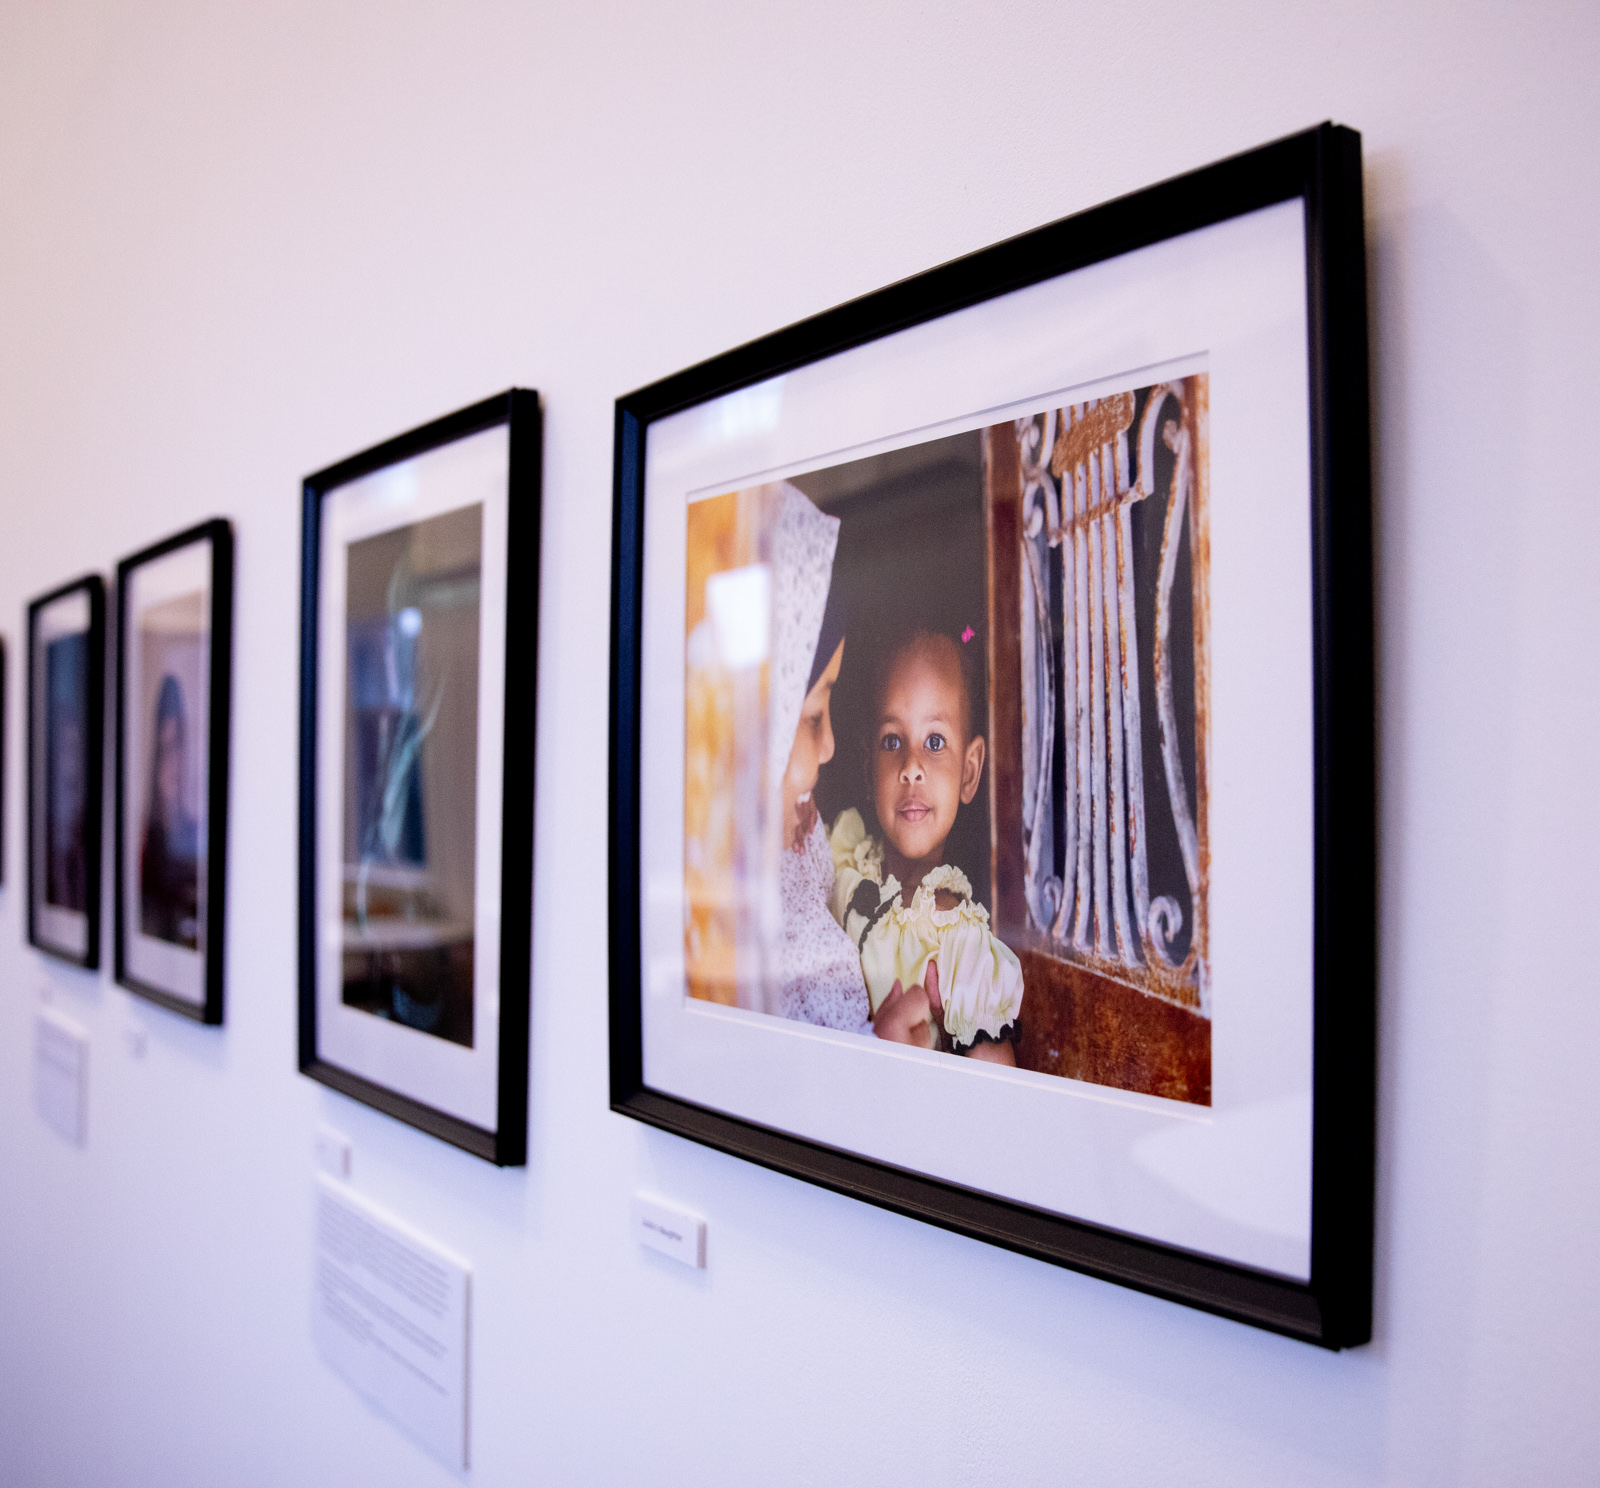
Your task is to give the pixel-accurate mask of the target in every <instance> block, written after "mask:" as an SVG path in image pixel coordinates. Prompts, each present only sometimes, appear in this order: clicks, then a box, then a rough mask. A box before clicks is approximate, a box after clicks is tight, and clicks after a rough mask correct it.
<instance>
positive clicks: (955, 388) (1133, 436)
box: [610, 124, 1375, 1347]
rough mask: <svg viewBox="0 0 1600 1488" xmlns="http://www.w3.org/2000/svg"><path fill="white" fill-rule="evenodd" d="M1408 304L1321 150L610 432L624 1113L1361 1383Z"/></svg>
mask: <svg viewBox="0 0 1600 1488" xmlns="http://www.w3.org/2000/svg"><path fill="white" fill-rule="evenodd" d="M1365 295H1366V290H1365V270H1364V260H1363V235H1362V195H1361V148H1360V137H1359V136H1358V135H1357V134H1355V133H1354V132H1352V131H1350V130H1348V129H1344V128H1340V127H1336V126H1334V125H1331V124H1330V125H1323V126H1321V127H1319V128H1317V129H1313V130H1311V131H1309V132H1307V133H1304V134H1301V135H1297V136H1294V137H1292V138H1289V139H1285V140H1281V141H1278V142H1277V143H1274V144H1270V145H1266V146H1263V147H1262V148H1260V149H1257V150H1254V151H1251V152H1250V153H1248V154H1245V155H1241V156H1237V157H1234V158H1232V159H1229V160H1225V161H1222V162H1220V163H1219V164H1216V165H1213V166H1210V167H1207V168H1206V169H1203V170H1199V171H1196V172H1194V173H1192V174H1189V175H1186V176H1182V177H1179V178H1176V179H1174V180H1171V181H1167V182H1165V183H1163V184H1161V185H1158V186H1154V187H1151V188H1150V189H1148V190H1144V191H1140V192H1137V193H1135V194H1134V195H1131V196H1127V197H1123V198H1121V199H1119V200H1117V201H1113V202H1110V203H1108V204H1106V205H1104V206H1101V207H1097V208H1095V209H1093V210H1091V211H1087V212H1083V213H1080V214H1079V215H1077V216H1074V217H1070V218H1067V219H1064V220H1063V221H1060V222H1056V223H1053V224H1051V225H1049V226H1047V227H1043V228H1040V229H1038V230H1037V231H1035V232H1031V233H1028V234H1025V235H1024V236H1022V237H1019V238H1015V239H1012V240H1010V241H1008V242H1004V243H1001V244H998V245H997V246H995V247H992V248H988V249H985V250H984V251H982V252H979V253H975V254H973V255H971V256H970V257H968V258H964V259H960V260H958V261H956V262H954V263H950V264H946V265H944V266H943V267H941V268H938V269H934V270H932V271H930V272H928V273H925V274H922V275H919V276H918V277H916V278H913V279H909V280H906V281H904V282H902V283H899V284H896V285H893V286H891V287H890V288H887V289H884V290H881V291H879V292H877V293H874V294H870V295H867V296H866V297H864V298H862V299H859V300H856V301H853V302H851V303H849V304H846V305H843V306H841V307H839V308H837V309H834V310H830V311H828V312H826V313H825V314H821V315H818V316H816V317H815V318H813V319H811V320H808V321H804V322H802V323H801V324H799V325H795V326H791V327H790V328H788V329H787V330H783V331H779V332H777V333H776V334H773V335H771V336H768V337H766V338H764V339H762V340H760V341H756V342H753V343H751V344H749V345H747V346H744V347H741V348H739V349H738V350H736V351H732V352H729V353H727V354H726V355H724V356H720V357H717V358H715V359H714V360H712V361H709V362H706V363H703V364H701V365H700V366H697V367H693V368H691V369H689V370H688V371H685V372H682V373H679V374H677V375H676V376H673V377H669V378H667V379H666V380H665V381H662V382H658V383H656V384H654V385H653V386H651V387H647V388H645V389H643V390H641V391H639V392H636V393H633V394H631V395H629V396H627V397H625V398H622V399H621V400H620V401H619V402H618V404H617V414H616V456H615V457H616V465H615V520H614V528H613V532H614V544H615V546H614V554H613V558H614V569H613V585H614V588H613V650H612V761H611V763H612V798H611V884H610V893H611V910H610V912H611V946H610V964H611V1103H612V1108H613V1109H614V1110H617V1111H620V1112H622V1113H624V1114H626V1115H629V1116H632V1117H635V1118H637V1119H638V1120H641V1121H645V1122H649V1123H651V1124H653V1125H656V1126H659V1127H663V1128H665V1129H667V1130H669V1131H673V1132H676V1133H678V1134H680V1135H683V1136H686V1137H689V1138H691V1139H693V1140H696V1141H700V1142H705V1143H708V1144H710V1145H712V1146H716V1147H720V1148H722V1149H724V1150H726V1151H728V1152H731V1153H735V1154H737V1155H739V1156H741V1157H745V1158H748V1159H750V1160H752V1161H755V1162H759V1163H763V1164H765V1165H767V1166H769V1167H772V1168H776V1169H778V1170H780V1171H783V1172H787V1173H790V1174H793V1175H795V1176H797V1177H802V1178H805V1179H808V1180H810V1181H812V1182H816V1183H819V1184H822V1185H824V1186H826V1187H829V1188H832V1189H835V1190H837V1191H839V1192H842V1193H846V1194H851V1195H854V1196H856V1197H858V1198H861V1199H864V1200H867V1201H869V1202H872V1203H876V1204H881V1205H884V1206H886V1207H888V1208H891V1209H895V1210H898V1211H900V1212H901V1213H903V1214H907V1215H911V1216H914V1217H916V1218H919V1219H923V1220H927V1221H929V1222H931V1223H934V1224H939V1225H943V1226H946V1227H948V1228H950V1229H953V1230H957V1231H960V1232H962V1233H965V1234H968V1235H971V1236H975V1237H977V1238H979V1239H982V1240H986V1241H989V1242H991V1243H993V1244H997V1245H1002V1246H1006V1247H1008V1248H1010V1249H1013V1250H1017V1251H1021V1252H1024V1253H1026V1254H1029V1255H1033V1256H1037V1257H1039V1258H1041V1259H1044V1260H1048V1261H1053V1262H1056V1263H1058V1264H1061V1265H1065V1266H1069V1267H1073V1268H1076V1269H1078V1270H1081V1271H1085V1272H1088V1273H1090V1274H1092V1275H1095V1276H1099V1277H1103V1278H1105V1279H1108V1280H1112V1281H1117V1282H1120V1283H1123V1284H1125V1285H1129V1286H1133V1287H1137V1288H1140V1289H1142V1290H1144V1291H1148V1292H1152V1293H1155V1294H1158V1295H1161V1296H1164V1297H1169V1298H1172V1299H1174V1300H1177V1301H1181V1302H1185V1303H1189V1304H1191V1305H1193V1306H1196V1307H1201V1308H1205V1309H1207V1310H1210V1311H1213V1312H1217V1313H1221V1314H1224V1315H1226V1316H1229V1317H1233V1318H1237V1319H1239V1320H1241V1321H1245V1322H1249V1323H1253V1324H1256V1325H1258V1326H1261V1327H1264V1328H1269V1329H1274V1330H1276V1331H1279V1332H1282V1333H1285V1334H1289V1335H1292V1336H1294V1337H1297V1338H1301V1339H1305V1340H1309V1341H1312V1342H1315V1343H1319V1344H1322V1345H1325V1346H1328V1347H1342V1346H1347V1345H1352V1344H1359V1343H1362V1342H1364V1341H1366V1340H1367V1338H1368V1337H1369V1336H1370V1327H1371V1322H1370V1316H1371V1269H1372V1180H1373V1148H1372V1144H1373V1099H1374V1097H1373V1082H1374V1042H1373V1040H1374V1034H1373V1028H1374V996H1375V994H1374V951H1373V943H1374V928H1373V927H1374V905H1373V876H1374V875H1373V866H1374V837H1373V759H1374V746H1373V709H1372V621H1371V551H1370V548H1371V541H1370V526H1371V513H1370V474H1369V469H1368V425H1367V417H1368V415H1367V371H1366V308H1365Z"/></svg>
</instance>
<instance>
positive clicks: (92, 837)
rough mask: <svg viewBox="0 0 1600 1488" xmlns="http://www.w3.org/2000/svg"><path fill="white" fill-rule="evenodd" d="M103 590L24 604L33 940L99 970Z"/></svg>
mask: <svg viewBox="0 0 1600 1488" xmlns="http://www.w3.org/2000/svg"><path fill="white" fill-rule="evenodd" d="M105 608H106V601H105V585H104V583H103V582H102V581H101V579H100V576H99V575H98V574H90V575H89V576H88V577H86V578H82V579H77V580H75V581H74V582H73V583H71V584H65V585H63V586H62V587H61V588H59V589H54V590H52V591H51V592H50V593H49V594H46V595H44V596H42V597H41V598H39V599H36V600H34V601H33V603H32V604H30V605H29V606H28V943H29V944H30V945H33V946H37V947H38V948H39V949H40V950H41V951H47V952H48V953H49V954H50V955H52V956H57V957H59V958H60V959H61V960H63V961H70V962H71V963H72V964H73V965H75V966H84V967H91V968H92V967H96V966H99V964H100V808H101V773H102V761H103V755H102V753H101V745H102V728H103V723H104V716H105V714H104V708H105V630H106V627H105Z"/></svg>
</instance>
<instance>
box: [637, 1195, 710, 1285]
mask: <svg viewBox="0 0 1600 1488" xmlns="http://www.w3.org/2000/svg"><path fill="white" fill-rule="evenodd" d="M633 1228H634V1231H635V1233H636V1234H637V1235H638V1237H639V1239H640V1240H641V1241H643V1242H644V1244H646V1245H648V1246H649V1247H650V1248H651V1249H652V1250H659V1251H660V1252H661V1253H662V1255H669V1256H671V1257H672V1259H673V1260H675V1261H682V1262H683V1264H684V1265H686V1266H696V1267H700V1266H704V1265H705V1263H706V1222H705V1220H703V1219H701V1218H700V1216H699V1215H698V1214H689V1213H688V1212H686V1211H685V1210H682V1209H677V1208H674V1207H673V1206H672V1205H671V1204H663V1203H662V1202H661V1200H659V1199H647V1198H646V1197H645V1196H644V1195H643V1194H635V1195H634V1199H633Z"/></svg>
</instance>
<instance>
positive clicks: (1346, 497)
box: [1306, 125, 1377, 1347]
mask: <svg viewBox="0 0 1600 1488" xmlns="http://www.w3.org/2000/svg"><path fill="white" fill-rule="evenodd" d="M1317 147H1318V149H1317V189H1316V191H1315V192H1314V193H1313V194H1312V196H1311V197H1310V198H1309V201H1308V212H1307V223H1306V229H1307V231H1306V242H1307V250H1308V262H1307V272H1308V299H1309V302H1310V304H1311V306H1312V309H1313V313H1312V315H1311V318H1310V325H1309V330H1310V351H1311V358H1310V361H1311V375H1312V396H1311V413H1312V425H1311V438H1312V459H1313V465H1312V493H1313V496H1312V523H1313V527H1312V551H1313V564H1314V578H1313V584H1312V595H1313V605H1314V610H1313V615H1312V651H1313V656H1314V657H1315V665H1314V669H1313V677H1314V686H1315V688H1316V693H1315V701H1314V709H1313V717H1314V733H1313V752H1314V757H1315V762H1316V763H1315V775H1314V781H1315V786H1314V788H1315V797H1314V802H1315V804H1314V811H1315V822H1316V828H1315V843H1316V847H1315V852H1316V858H1315V888H1314V896H1315V902H1314V915H1315V925H1316V930H1315V937H1314V946H1315V972H1314V979H1313V981H1314V986H1315V987H1316V990H1317V995H1316V999H1315V1011H1314V1020H1315V1021H1314V1033H1313V1046H1314V1048H1315V1050H1316V1056H1317V1057H1316V1063H1315V1066H1314V1070H1313V1077H1312V1078H1313V1101H1312V1111H1313V1118H1312V1121H1313V1126H1312V1153H1313V1157H1312V1173H1313V1188H1312V1228H1311V1236H1312V1239H1311V1257H1312V1258H1311V1276H1312V1283H1311V1284H1312V1287H1313V1288H1314V1290H1315V1291H1316V1292H1317V1294H1318V1296H1319V1297H1320V1299H1321V1300H1322V1302H1323V1306H1324V1309H1325V1312H1326V1314H1327V1318H1328V1333H1329V1338H1328V1341H1329V1342H1330V1343H1332V1344H1333V1345H1335V1346H1338V1347H1348V1346H1355V1345H1359V1344H1363V1343H1366V1342H1368V1341H1369V1340H1370V1339H1371V1337H1372V1280H1373V1270H1372V1268H1373V1219H1374V1215H1373V1185H1374V1176H1375V1161H1376V1068H1377V1066H1376V1055H1377V943H1376V927H1377V893H1376V864H1377V830H1376V781H1377V748H1376V738H1375V734H1374V719H1375V711H1374V645H1375V633H1374V622H1373V579H1372V572H1373V554H1372V457H1371V430H1370V417H1371V411H1370V391H1369V384H1368V346H1367V301H1366V241H1365V226H1364V215H1363V206H1362V166H1361V136H1360V135H1359V134H1357V133H1356V132H1355V131H1354V130H1351V129H1345V128H1340V127H1338V126H1334V125H1324V126H1323V128H1322V129H1320V130H1319V131H1317ZM1336 508H1337V510H1336ZM1335 989H1337V995H1335Z"/></svg>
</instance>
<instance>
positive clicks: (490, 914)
mask: <svg viewBox="0 0 1600 1488" xmlns="http://www.w3.org/2000/svg"><path fill="white" fill-rule="evenodd" d="M539 445H540V413H539V401H538V396H537V394H535V393H532V392H528V391H525V390H522V389H514V390H512V391H511V392H508V393H504V394H502V395H501V396H499V397H496V398H491V399H489V400H487V401H486V402H483V403H479V404H476V405H474V406H473V407H471V408H466V409H463V410H462V411H461V412H459V413H456V414H452V415H451V416H449V417H448V418H443V419H440V420H438V421H437V422H435V423H431V424H428V425H425V426H424V427H423V428H420V429H416V430H413V431H412V432H411V433H409V434H403V435H401V436H400V437H399V438H397V439H392V440H390V441H388V442H387V443H386V444H381V445H379V446H378V447H377V448H375V449H371V450H367V451H366V452H365V453H363V454H359V455H355V456H353V457H352V458H350V459H348V460H345V461H342V462H341V463H340V464H338V465H335V466H332V467H331V468H329V469H327V470H323V471H319V472H318V473H317V474H316V475H313V476H310V477H309V478H308V479H307V480H306V482H305V489H304V550H303V567H302V574H303V577H302V601H301V690H300V1068H301V1070H302V1071H303V1072H304V1073H306V1074H308V1075H310V1076H311V1077H312V1078H313V1079H316V1080H320V1081H322V1083H323V1084H325V1085H329V1086H331V1087H333V1088H334V1089H335V1090H339V1091H342V1092H343V1093H344V1094H346V1095H349V1096H353V1097H354V1098H355V1099H357V1100H361V1101H365V1102H366V1103H367V1104H368V1105H371V1106H375V1107H377V1108H378V1109H379V1110H381V1111H385V1112H387V1113H388V1114H389V1115H391V1116H395V1117H398V1118H399V1119H400V1120H402V1121H407V1122H409V1123H411V1124H412V1125H413V1126H416V1127H420V1128H421V1129H422V1130H424V1131H427V1132H431V1133H432V1134H433V1135H434V1136H437V1137H441V1138H443V1139H444V1140H445V1141H448V1142H453V1143H455V1144H456V1145H457V1146H459V1147H463V1148H465V1149H466V1150H467V1151H469V1152H472V1153H475V1154H476V1155H477V1156H479V1157H483V1158H487V1159H488V1160H490V1161H492V1162H496V1163H501V1164H514V1163H521V1162H522V1161H523V1160H524V1154H525V1151H526V1142H527V1098H528V977H529V967H528V958H529V952H530V933H531V918H532V874H533V754H534V738H535V735H534V709H535V699H536V695H537V690H538V687H537V683H538V666H537V650H538V647H537V639H538V612H539V509H540V508H539Z"/></svg>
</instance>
